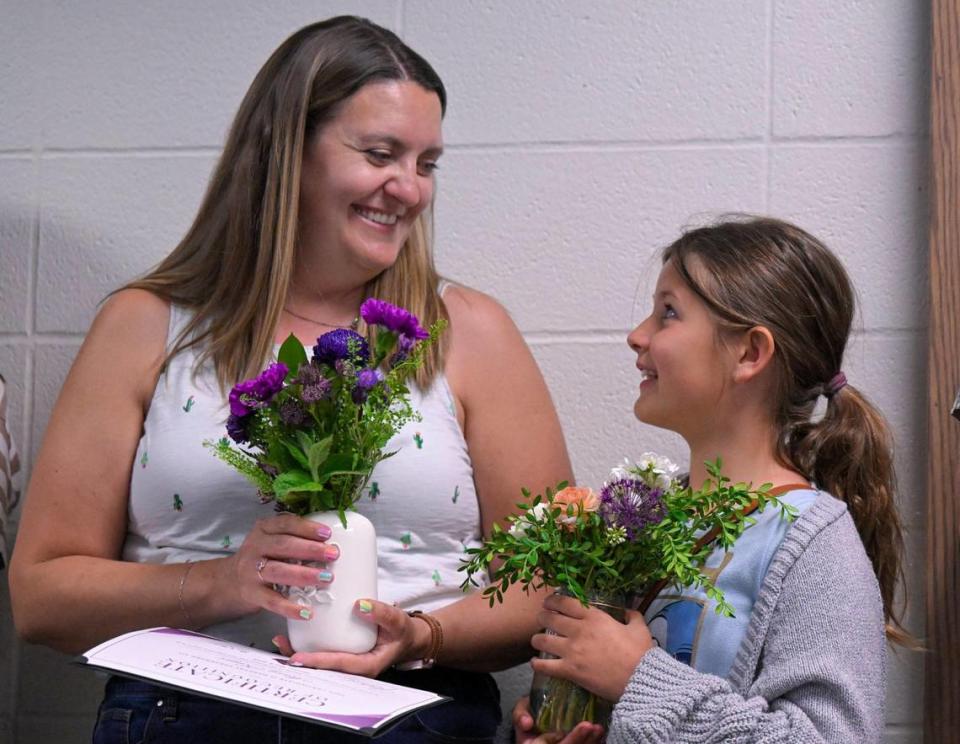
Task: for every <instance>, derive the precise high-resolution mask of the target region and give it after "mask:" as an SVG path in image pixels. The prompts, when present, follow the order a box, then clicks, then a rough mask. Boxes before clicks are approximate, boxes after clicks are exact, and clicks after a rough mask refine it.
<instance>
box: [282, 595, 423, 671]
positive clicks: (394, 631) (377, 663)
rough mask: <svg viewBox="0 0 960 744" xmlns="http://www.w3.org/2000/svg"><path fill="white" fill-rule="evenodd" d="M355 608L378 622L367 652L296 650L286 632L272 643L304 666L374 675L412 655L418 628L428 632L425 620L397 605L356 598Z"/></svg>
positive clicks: (293, 660)
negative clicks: (376, 630) (373, 639)
mask: <svg viewBox="0 0 960 744" xmlns="http://www.w3.org/2000/svg"><path fill="white" fill-rule="evenodd" d="M354 612H355V613H356V614H357V615H358V616H360V617H361V618H363V619H364V620H366V621H367V622H371V623H376V624H377V625H378V626H379V631H378V633H377V643H376V645H375V646H374V647H373V648H372V649H370V650H369V651H367V652H366V653H362V654H350V653H342V652H336V651H317V652H314V653H307V652H304V653H300V652H296V653H295V652H294V650H293V648H292V647H291V646H290V641H289V639H288V638H287V637H286V636H277V637H276V638H274V639H273V643H274V645H275V646H276V647H277V648H278V649H279V650H280V653H282V654H284V655H286V656H289V657H290V661H292V662H295V663H298V664H302V665H303V666H308V667H312V668H314V669H332V670H334V671H338V672H348V673H350V674H360V675H363V676H364V677H376V676H377V675H379V674H380V673H381V672H382V671H383V670H384V669H386V668H387V667H389V666H392V665H393V664H396V663H397V662H398V661H403V660H405V659H409V658H413V657H414V653H413V650H414V649H415V648H417V647H418V645H417V641H418V636H417V633H418V632H423V633H425V634H426V635H427V636H429V634H430V628H429V626H428V625H427V624H426V623H425V622H423V621H421V620H414V619H413V618H412V617H410V616H409V615H407V613H406V612H404V611H403V610H401V609H400V608H398V607H394V606H393V605H388V604H385V603H384V602H378V601H376V600H374V599H361V600H358V601H357V603H356V604H355V605H354ZM426 646H427V643H422V644H421V647H424V648H425V647H426Z"/></svg>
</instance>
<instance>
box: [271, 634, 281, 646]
mask: <svg viewBox="0 0 960 744" xmlns="http://www.w3.org/2000/svg"><path fill="white" fill-rule="evenodd" d="M270 643H272V644H273V645H274V646H276V647H277V648H280V636H274V637H273V638H271V639H270Z"/></svg>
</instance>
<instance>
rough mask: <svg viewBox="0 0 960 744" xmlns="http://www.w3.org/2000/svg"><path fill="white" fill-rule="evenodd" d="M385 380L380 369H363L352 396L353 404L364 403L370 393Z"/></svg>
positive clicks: (358, 374) (358, 376)
mask: <svg viewBox="0 0 960 744" xmlns="http://www.w3.org/2000/svg"><path fill="white" fill-rule="evenodd" d="M382 380H383V373H381V372H380V370H378V369H361V370H360V371H359V372H358V373H357V384H356V385H355V386H354V388H353V391H352V392H351V396H352V397H353V402H354V403H357V404H360V403H363V402H364V401H365V400H366V399H367V396H368V395H369V394H370V391H371V390H373V388H374V387H376V386H377V385H378V384H380V382H381V381H382Z"/></svg>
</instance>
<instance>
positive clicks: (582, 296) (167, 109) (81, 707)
mask: <svg viewBox="0 0 960 744" xmlns="http://www.w3.org/2000/svg"><path fill="white" fill-rule="evenodd" d="M342 12H350V13H356V14H359V15H365V16H367V17H370V18H372V19H373V20H375V21H377V22H379V23H382V24H384V25H386V26H388V27H390V28H393V29H394V30H396V31H397V32H398V33H400V34H401V35H402V36H403V37H404V38H405V39H406V40H407V41H408V42H409V43H410V44H411V45H412V46H413V47H414V48H415V49H417V50H418V51H420V52H421V53H423V54H424V55H425V56H426V57H427V58H428V59H429V60H430V61H431V62H432V63H433V64H434V66H435V67H436V69H437V70H438V72H439V73H440V74H441V76H442V77H443V79H444V81H445V83H446V84H447V86H448V89H449V94H450V105H449V113H448V116H447V120H446V122H445V139H446V142H447V154H446V155H445V156H444V159H443V162H442V171H441V174H440V186H439V194H438V198H437V233H438V234H437V249H436V250H437V258H438V262H439V264H440V266H441V269H442V270H443V271H444V272H445V273H447V274H448V275H450V276H451V277H453V278H456V279H458V280H460V281H462V282H464V283H467V284H470V285H472V286H475V287H477V288H480V289H483V290H485V291H487V292H490V293H491V294H493V295H494V296H496V297H498V298H499V299H500V300H501V301H502V302H503V303H504V304H505V305H506V306H507V307H508V308H509V309H510V311H511V312H512V314H513V316H514V318H515V319H516V321H517V323H518V324H519V326H520V328H521V329H522V330H523V332H524V333H525V335H526V337H527V339H528V342H529V343H530V345H531V347H532V349H533V351H534V354H535V355H536V358H537V360H538V362H539V363H540V365H541V366H542V368H543V371H544V374H545V376H546V378H547V381H548V384H549V385H550V388H551V391H552V393H553V396H554V399H555V401H556V404H557V407H558V409H559V412H560V416H561V419H562V421H563V424H564V428H565V431H566V435H567V441H568V443H569V446H570V450H571V455H572V457H573V462H574V466H575V470H576V474H577V477H578V480H580V481H581V482H584V483H593V484H597V483H599V482H600V480H601V479H602V477H603V475H604V473H605V471H606V469H607V468H608V466H609V465H610V464H612V463H613V461H615V460H617V459H619V458H620V457H622V456H623V455H626V454H636V453H638V452H640V451H642V450H643V449H658V450H660V451H664V452H667V453H669V454H672V455H674V456H676V457H679V456H680V454H681V452H682V450H683V448H682V446H681V443H680V442H679V441H678V440H677V439H676V438H675V437H665V436H664V435H663V434H662V433H660V432H656V431H654V430H653V429H649V428H647V427H644V426H642V425H639V424H638V423H637V422H636V421H635V420H634V419H633V417H632V414H631V402H632V398H633V395H634V390H635V383H636V380H635V379H634V375H633V372H632V367H631V364H632V360H631V355H630V353H629V352H628V350H627V347H626V345H625V343H624V337H625V335H626V332H627V331H628V329H629V328H630V327H631V326H632V324H633V323H634V322H635V321H636V320H638V319H639V318H641V317H642V316H643V314H644V312H645V310H646V306H647V297H648V296H649V291H650V281H651V278H652V277H653V276H655V274H656V269H657V262H656V250H657V249H658V248H659V247H660V246H662V245H663V244H665V243H666V242H667V241H669V240H670V239H671V238H672V237H674V236H675V235H676V234H677V232H678V230H679V228H680V226H682V225H683V224H685V223H688V222H691V221H695V220H700V219H703V218H704V217H708V216H710V215H712V214H716V213H719V212H724V211H731V210H743V211H753V212H769V213H771V214H775V215H778V216H782V217H785V218H787V219H790V220H794V221H797V222H798V223H799V224H801V225H802V226H804V227H807V228H809V229H810V230H811V231H813V232H814V233H815V234H818V235H820V236H821V237H823V238H825V239H826V240H827V241H828V242H829V244H830V245H832V246H833V247H834V248H835V250H836V251H837V252H838V253H839V254H840V255H841V256H842V258H843V260H844V261H845V262H846V264H847V266H848V268H849V269H850V271H851V274H852V275H853V278H854V281H855V282H856V284H857V286H858V289H859V293H860V298H861V301H862V305H861V317H860V323H859V325H858V328H857V332H856V336H855V341H854V344H853V347H852V349H851V351H850V355H849V360H848V363H847V372H848V375H849V376H850V377H851V379H852V380H853V381H854V383H855V384H857V385H858V386H860V387H862V388H863V389H864V390H865V391H866V392H867V393H868V394H869V395H870V396H871V397H872V398H873V399H874V400H875V401H876V402H877V403H878V404H879V405H880V406H881V408H882V409H883V410H884V411H885V412H886V414H887V415H888V416H889V418H890V420H891V421H892V423H893V426H894V429H895V432H896V439H897V447H898V452H897V463H898V466H899V468H900V475H901V484H902V495H901V504H902V508H903V513H904V516H905V520H906V524H907V527H908V536H907V537H908V547H909V566H908V577H909V581H910V599H911V612H910V615H909V618H910V626H911V627H912V628H913V629H914V630H915V631H917V632H921V631H922V628H923V591H922V579H923V546H924V535H923V519H924V513H923V499H924V485H925V483H924V479H925V471H924V460H923V453H924V451H925V441H924V437H925V432H924V409H925V402H924V396H925V385H924V382H923V381H924V379H925V378H924V376H925V361H924V359H925V347H924V332H925V328H926V305H925V292H926V288H925V283H926V270H927V268H926V249H925V225H926V220H927V186H926V184H927V171H926V158H927V124H926V121H927V88H928V80H929V79H928V72H927V66H928V56H929V43H928V35H929V17H928V11H927V9H926V4H925V3H916V2H898V1H897V0H883V1H880V2H875V3H862V2H856V1H855V0H783V1H781V0H747V1H743V0H722V1H719V2H708V1H707V0H701V1H699V2H696V1H694V0H688V1H685V2H677V3H659V2H652V0H643V1H639V0H610V1H609V2H604V3H581V2H573V1H563V2H561V1H558V0H552V1H551V2H546V0H528V1H527V2H523V3H520V2H509V1H508V0H487V1H486V2H483V3H479V2H477V3H468V2H462V1H459V0H458V1H455V2H445V1H442V0H366V1H358V2H349V1H348V0H338V1H336V2H316V1H314V2H307V1H306V0H297V1H294V2H287V3H266V4H265V3H261V2H253V1H252V0H239V1H231V2H227V1H226V0H215V1H210V0H208V1H207V2H201V3H194V2H186V1H185V0H171V1H170V2H166V3H161V4H156V3H154V4H142V3H134V4H131V3H125V2H121V1H120V0H102V1H101V2H98V3H68V2H62V0H61V1H57V0H35V1H33V2H30V1H29V0H0V18H2V19H3V20H2V22H0V370H2V372H3V374H4V375H5V376H6V377H7V379H8V380H9V381H10V383H11V391H12V394H13V400H12V404H11V417H12V424H13V432H14V435H15V436H16V437H17V440H18V441H19V442H20V444H21V451H22V452H23V453H24V454H25V455H26V458H27V464H28V467H29V463H30V461H31V460H32V458H33V457H34V456H35V453H36V450H37V447H38V445H39V442H40V440H41V438H42V436H43V430H44V426H45V423H46V421H47V418H48V416H49V413H50V409H51V407H52V405H53V401H54V400H55V397H56V394H57V391H58V389H59V386H60V384H61V383H62V381H63V378H64V376H65V374H66V371H67V369H68V367H69V365H70V363H71V361H72V359H73V356H74V355H75V353H76V350H77V347H78V345H79V344H80V341H81V340H82V337H83V334H84V332H85V330H86V328H87V327H88V325H89V322H90V320H91V318H92V317H93V314H94V312H95V311H96V305H97V303H98V302H99V301H100V300H101V299H102V298H103V296H104V294H105V293H106V292H108V291H109V290H110V289H111V288H113V287H115V286H116V285H117V284H118V283H120V282H123V281H125V280H127V279H129V278H131V277H133V276H134V275H136V274H137V273H139V272H141V271H143V270H144V269H146V268H147V267H148V266H150V265H151V264H152V263H154V262H155V261H156V260H157V259H159V258H160V257H161V256H162V255H164V254H165V253H166V252H167V251H168V250H169V249H170V247H171V246H172V245H173V244H174V243H175V241H176V240H177V239H178V237H179V236H180V235H181V234H182V232H183V231H184V229H185V228H186V226H187V225H188V224H189V222H190V221H191V219H192V217H193V215H194V211H195V209H196V207H197V205H198V202H199V198H200V195H201V193H202V191H203V189H204V186H205V181H206V179H207V177H208V175H209V173H210V169H211V167H212V164H213V163H214V161H215V159H216V157H217V154H218V152H219V147H220V145H221V143H222V141H223V137H224V135H225V131H226V127H227V125H228V124H229V121H230V119H231V117H232V115H233V112H234V110H235V108H236V106H237V105H238V103H239V100H240V97H241V96H242V94H243V91H244V90H245V89H246V87H247V85H248V84H249V82H250V81H251V79H252V77H253V75H254V73H255V71H256V70H257V68H258V67H259V66H260V65H261V64H262V62H263V61H264V60H265V59H266V57H267V55H268V54H269V53H270V51H271V50H272V49H273V48H275V47H276V45H277V44H278V43H279V42H280V41H281V40H282V39H283V38H285V37H286V36H287V35H288V34H289V33H291V32H292V31H294V30H295V29H296V28H298V27H300V26H301V25H304V24H306V23H308V22H310V21H313V20H317V19H320V18H324V17H327V16H330V15H335V14H338V13H342ZM505 269H507V270H505ZM2 581H3V583H2V585H0V740H2V741H15V742H22V743H23V744H33V743H34V742H41V741H57V742H63V743H64V744H69V743H70V742H82V741H88V740H89V732H90V727H91V724H92V721H93V717H94V711H95V707H96V703H97V700H98V694H99V687H100V684H101V682H100V681H99V680H98V679H97V678H96V677H94V676H93V675H91V674H90V673H88V672H86V671H85V670H80V669H76V668H72V667H70V666H69V665H68V664H67V659H65V658H64V657H62V656H60V655H58V654H56V653H54V652H51V651H48V650H45V649H39V648H31V647H27V646H24V645H22V644H17V643H15V642H14V641H13V630H12V623H11V619H10V613H9V598H8V596H7V589H6V584H5V580H2ZM501 681H502V682H503V689H504V699H505V701H512V700H513V699H515V697H516V695H517V694H518V693H519V692H521V691H523V689H524V687H525V685H527V684H528V677H527V675H526V672H525V671H524V670H523V669H520V670H518V671H515V672H512V673H507V674H506V675H501ZM922 687H923V674H922V662H921V661H920V659H919V658H917V657H916V656H914V655H910V654H908V653H904V652H901V653H899V654H891V662H890V673H889V685H888V702H887V721H888V726H887V735H886V741H887V742H888V743H889V744H893V743H894V742H895V743H896V744H907V743H908V742H918V741H920V740H921V704H922ZM508 709H509V706H508Z"/></svg>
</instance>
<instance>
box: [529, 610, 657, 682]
mask: <svg viewBox="0 0 960 744" xmlns="http://www.w3.org/2000/svg"><path fill="white" fill-rule="evenodd" d="M537 620H538V621H539V622H540V624H541V625H542V626H543V627H544V628H547V629H548V630H551V631H553V632H554V633H555V634H556V635H550V634H547V633H537V635H535V636H534V637H533V639H532V640H531V644H532V645H533V647H534V648H535V649H537V650H538V651H546V652H547V653H549V654H552V655H554V656H556V657H557V658H556V659H532V660H531V661H530V665H531V666H532V667H533V670H534V671H535V672H542V673H544V674H547V675H549V676H551V677H560V678H562V679H569V680H571V681H572V682H576V683H577V684H578V685H580V686H581V687H584V688H586V689H588V690H590V692H592V693H594V694H596V695H599V696H600V697H602V698H604V699H606V700H611V701H616V700H619V699H620V696H621V695H623V691H624V690H625V689H626V687H627V682H629V681H630V676H631V675H632V674H633V670H634V669H636V667H637V664H639V663H640V659H641V658H643V655H644V654H645V653H646V652H647V651H649V650H650V649H651V648H652V647H653V639H652V637H651V636H650V630H649V629H648V628H647V624H646V623H645V622H644V620H643V616H642V615H641V614H640V613H639V612H635V611H633V610H628V611H627V624H626V625H623V624H621V623H619V622H618V621H617V620H615V619H614V618H612V617H610V616H609V615H608V614H606V613H605V612H603V611H602V610H599V609H597V608H596V607H584V606H583V605H582V604H580V602H579V601H577V600H576V599H574V598H573V597H563V596H560V595H557V594H554V595H552V596H549V597H547V598H546V599H545V600H544V601H543V609H542V610H541V611H540V613H539V614H538V615H537Z"/></svg>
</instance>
